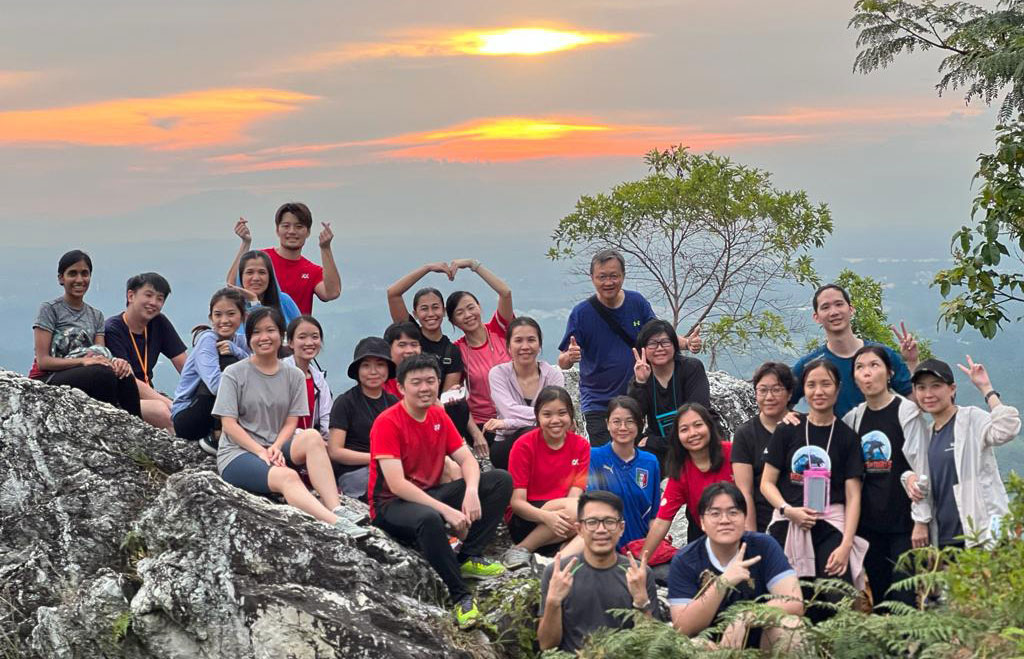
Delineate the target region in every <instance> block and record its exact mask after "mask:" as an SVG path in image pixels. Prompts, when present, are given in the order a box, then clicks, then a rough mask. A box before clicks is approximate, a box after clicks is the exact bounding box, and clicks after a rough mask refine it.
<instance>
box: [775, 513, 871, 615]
mask: <svg viewBox="0 0 1024 659" xmlns="http://www.w3.org/2000/svg"><path fill="white" fill-rule="evenodd" d="M789 525H790V522H788V521H785V522H775V523H774V524H772V525H771V526H769V527H768V535H770V536H772V537H773V538H775V540H776V541H777V542H778V543H779V546H780V547H785V546H786V534H787V533H789ZM842 542H843V533H842V531H840V530H839V529H837V528H836V527H834V526H832V525H831V524H829V523H828V522H826V521H824V520H818V521H817V522H815V523H814V526H812V527H811V544H812V545H814V577H815V579H834V578H838V579H842V580H843V581H845V582H846V583H849V584H852V583H853V576H852V575H851V574H850V564H849V563H847V564H846V572H844V573H843V574H841V575H839V577H832V576H830V575H828V574H826V573H825V566H826V565H827V564H828V557H829V556H830V555H831V554H832V552H833V551H835V550H836V548H838V547H839V545H840V544H842ZM813 593H814V591H813V590H812V589H811V588H807V587H805V588H804V601H810V598H811V597H812V595H813ZM818 599H819V600H821V601H824V602H831V603H832V604H838V603H839V601H840V600H841V599H842V595H840V594H839V593H834V592H830V593H821V594H820V595H818ZM834 615H835V612H834V611H830V610H828V609H826V608H823V607H820V606H810V607H808V609H807V617H808V618H809V619H810V620H811V622H814V623H819V622H822V621H824V620H828V619H829V618H831V617H832V616H834Z"/></svg>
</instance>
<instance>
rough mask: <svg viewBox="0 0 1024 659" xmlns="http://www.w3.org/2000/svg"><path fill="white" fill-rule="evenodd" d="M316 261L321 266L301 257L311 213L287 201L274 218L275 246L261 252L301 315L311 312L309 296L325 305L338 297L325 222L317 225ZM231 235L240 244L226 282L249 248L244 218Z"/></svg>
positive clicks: (233, 278)
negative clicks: (317, 254) (314, 296)
mask: <svg viewBox="0 0 1024 659" xmlns="http://www.w3.org/2000/svg"><path fill="white" fill-rule="evenodd" d="M320 224H321V225H323V230H321V231H320V238H319V244H320V260H321V261H323V267H320V266H318V265H317V264H315V263H313V262H312V261H310V260H309V259H307V258H306V257H304V256H303V255H302V248H303V246H304V245H305V244H306V240H307V239H308V238H309V236H310V233H311V232H312V231H313V214H312V213H310V211H309V207H308V206H306V204H301V203H298V202H288V203H287V204H284V205H283V206H281V207H280V208H278V209H277V213H276V214H275V215H274V226H276V227H277V238H278V241H279V244H278V246H277V247H268V248H266V249H264V250H263V251H264V252H266V253H267V254H268V255H269V256H270V261H271V262H272V263H273V264H274V275H275V276H276V277H277V283H278V284H279V285H280V286H281V290H282V291H284V292H285V293H287V294H288V295H290V296H291V298H292V299H293V300H295V304H296V306H298V307H299V311H300V312H302V313H304V314H307V315H308V314H312V313H313V294H314V293H315V294H316V296H317V297H318V298H320V299H321V300H323V301H324V302H329V301H331V300H334V299H336V298H337V297H339V296H340V295H341V275H339V274H338V266H337V265H336V264H335V263H334V253H333V252H332V251H331V241H332V240H334V232H333V231H331V225H330V223H328V222H321V223H320ZM235 235H237V236H238V237H239V238H241V240H242V244H241V246H240V247H239V249H238V254H236V255H235V260H234V261H232V263H231V268H230V269H229V270H228V278H227V281H228V283H233V282H235V281H236V280H237V278H238V260H239V259H240V258H241V256H242V254H245V253H246V252H248V251H249V250H250V249H251V247H252V233H250V231H249V223H248V222H247V221H246V219H245V218H238V222H236V223H235Z"/></svg>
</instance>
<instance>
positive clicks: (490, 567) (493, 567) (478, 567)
mask: <svg viewBox="0 0 1024 659" xmlns="http://www.w3.org/2000/svg"><path fill="white" fill-rule="evenodd" d="M460 572H462V576H463V578H465V579H491V578H493V577H497V576H499V575H502V574H505V567H504V566H503V565H502V564H501V563H499V562H498V561H492V560H491V559H489V558H484V557H483V556H470V557H469V558H467V559H466V560H465V562H463V563H462V568H461V570H460Z"/></svg>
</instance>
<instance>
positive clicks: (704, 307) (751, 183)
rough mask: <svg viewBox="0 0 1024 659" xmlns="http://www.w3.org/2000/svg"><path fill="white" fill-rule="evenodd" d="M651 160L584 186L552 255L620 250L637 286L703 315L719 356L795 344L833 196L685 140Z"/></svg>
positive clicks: (582, 263)
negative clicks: (619, 177) (813, 197)
mask: <svg viewBox="0 0 1024 659" xmlns="http://www.w3.org/2000/svg"><path fill="white" fill-rule="evenodd" d="M645 160H646V163H647V165H648V167H649V168H650V173H649V175H648V176H646V177H645V178H643V179H641V180H639V181H630V182H627V183H621V184H619V185H616V186H615V187H614V188H612V190H611V191H610V192H608V193H607V194H603V193H602V194H597V195H594V196H589V195H585V196H582V197H580V199H579V201H578V202H577V203H576V210H575V211H574V212H573V213H571V214H569V215H567V216H565V217H564V218H562V220H561V221H560V222H559V224H558V227H557V228H556V229H555V232H554V234H553V236H552V239H553V241H554V246H552V247H551V249H550V250H549V251H548V257H549V258H551V259H567V260H572V261H574V262H575V264H576V265H577V267H578V269H579V270H580V271H582V272H583V273H585V272H586V270H587V265H588V264H589V263H590V258H591V256H592V255H593V253H594V252H596V251H597V250H598V249H601V248H605V247H612V248H615V249H617V250H619V251H620V252H622V253H623V255H625V257H626V262H627V270H628V277H629V280H630V283H631V286H632V287H635V288H638V289H639V290H640V291H641V292H643V293H644V294H645V295H647V296H648V298H649V299H650V300H651V301H652V303H653V304H654V306H655V307H656V308H657V307H662V308H663V309H666V310H667V315H668V317H669V318H670V319H671V322H672V323H673V324H674V325H675V326H676V327H677V328H679V329H680V330H682V332H683V333H684V334H686V333H689V332H690V331H691V330H692V329H693V328H695V327H696V326H697V325H701V326H702V334H703V336H704V341H705V345H706V346H707V347H708V349H709V351H710V353H711V357H712V361H713V360H714V357H715V354H716V351H718V350H721V349H724V348H733V349H738V350H743V349H744V348H748V347H749V348H752V347H753V346H752V345H751V344H753V343H755V342H766V343H770V344H771V345H773V346H778V345H792V340H791V338H790V332H791V330H792V329H794V326H793V325H792V324H791V323H794V322H800V321H798V320H795V319H796V318H800V317H803V316H805V315H806V314H793V313H792V311H793V310H794V309H795V307H796V303H795V302H794V301H793V299H792V296H791V294H790V293H789V292H787V291H791V290H792V284H793V283H798V284H807V283H809V284H815V285H816V284H817V283H818V281H819V279H818V276H817V273H816V272H815V270H814V266H813V263H812V260H811V257H810V255H809V251H810V250H811V249H812V248H816V247H821V246H822V245H823V244H824V242H825V239H826V238H827V237H828V236H829V234H831V233H832V217H831V215H830V213H829V210H828V207H827V206H826V205H825V204H817V205H816V204H812V203H811V202H810V201H809V200H808V198H807V194H806V193H805V192H803V191H782V190H778V189H776V188H775V187H774V186H773V185H772V182H771V175H770V174H769V173H768V172H765V171H762V170H759V169H754V168H751V167H747V166H744V165H741V164H738V163H735V162H733V161H732V160H730V159H729V158H725V157H722V156H717V155H715V154H713V153H702V154H694V153H690V151H689V150H687V148H686V147H683V146H674V147H671V148H669V149H666V150H664V151H661V150H657V149H655V150H652V151H651V152H650V153H648V154H647V156H646V158H645ZM680 325H683V326H682V327H681V326H680Z"/></svg>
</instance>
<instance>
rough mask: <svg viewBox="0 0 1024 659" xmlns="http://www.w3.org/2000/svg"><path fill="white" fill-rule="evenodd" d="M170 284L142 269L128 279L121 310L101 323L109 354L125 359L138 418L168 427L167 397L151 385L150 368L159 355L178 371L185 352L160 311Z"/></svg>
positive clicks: (168, 428) (170, 427) (169, 415)
mask: <svg viewBox="0 0 1024 659" xmlns="http://www.w3.org/2000/svg"><path fill="white" fill-rule="evenodd" d="M170 294H171V285H170V284H169V283H167V280H166V279H164V278H163V277H162V276H161V275H159V274H157V273H155V272H144V273H142V274H141V275H135V276H134V277H132V278H131V279H129V280H128V284H127V285H126V291H125V296H126V299H127V304H126V307H125V310H124V311H123V312H121V313H120V314H118V315H116V316H111V317H110V318H107V321H106V323H104V329H105V334H104V336H105V337H106V339H105V341H106V346H107V348H109V349H110V354H112V355H114V356H115V357H119V358H121V359H123V360H125V361H126V362H128V363H129V364H130V365H131V367H132V374H133V375H134V376H135V381H136V382H135V385H136V386H137V387H138V389H139V399H140V402H139V405H140V406H141V408H142V420H143V421H145V422H146V423H148V424H149V425H151V426H155V427H157V428H164V429H166V430H172V429H173V428H174V424H173V423H172V422H171V404H172V401H171V399H170V398H168V397H167V396H165V395H164V394H163V393H161V392H160V391H158V390H157V389H156V388H155V387H154V386H153V369H154V368H156V363H157V360H159V359H160V355H164V356H165V357H167V358H168V359H170V360H171V364H172V365H174V368H175V369H176V370H177V371H178V372H179V373H181V369H182V367H184V366H185V359H186V358H187V357H188V355H187V354H186V352H185V344H184V343H183V342H182V340H181V338H180V337H179V336H178V332H177V331H176V330H175V329H174V325H172V324H171V321H170V320H168V318H167V316H165V315H164V314H163V313H162V310H163V307H164V302H165V301H166V300H167V298H168V296H170Z"/></svg>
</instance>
